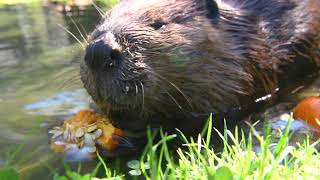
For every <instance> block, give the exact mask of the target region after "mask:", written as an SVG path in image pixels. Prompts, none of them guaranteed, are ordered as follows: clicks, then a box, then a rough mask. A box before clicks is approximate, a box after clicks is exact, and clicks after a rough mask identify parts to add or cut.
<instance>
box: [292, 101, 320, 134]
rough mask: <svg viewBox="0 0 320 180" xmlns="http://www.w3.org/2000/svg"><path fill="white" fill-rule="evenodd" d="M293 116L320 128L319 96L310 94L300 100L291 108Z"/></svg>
mask: <svg viewBox="0 0 320 180" xmlns="http://www.w3.org/2000/svg"><path fill="white" fill-rule="evenodd" d="M293 117H294V118H295V119H301V120H304V121H306V122H307V123H308V124H310V125H311V126H312V127H314V128H317V129H320V124H319V123H318V122H317V120H320V97H319V96H311V97H308V98H305V99H304V100H302V101H301V102H300V103H298V105H297V106H296V107H295V108H294V109H293Z"/></svg>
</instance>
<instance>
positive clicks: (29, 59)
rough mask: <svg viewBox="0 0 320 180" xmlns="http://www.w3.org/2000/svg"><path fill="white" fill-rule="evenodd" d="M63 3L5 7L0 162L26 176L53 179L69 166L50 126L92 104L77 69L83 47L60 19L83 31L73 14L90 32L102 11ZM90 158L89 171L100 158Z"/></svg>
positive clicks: (0, 13) (0, 26) (1, 18)
mask: <svg viewBox="0 0 320 180" xmlns="http://www.w3.org/2000/svg"><path fill="white" fill-rule="evenodd" d="M99 6H100V7H101V6H102V5H99ZM107 6H108V5H104V7H102V8H103V9H107V8H108V7H107ZM59 9H61V7H58V6H56V5H52V4H51V5H47V6H44V5H43V4H40V3H35V4H27V5H26V4H18V5H10V6H2V7H1V8H0V92H1V93H0V137H1V138H0V167H1V166H2V165H4V164H6V163H9V164H10V165H14V166H15V167H16V168H17V170H18V172H19V173H20V174H21V177H23V179H50V177H52V175H53V173H55V172H59V171H61V170H62V169H64V167H63V164H64V163H63V157H60V156H58V155H57V154H53V152H52V151H51V150H50V146H49V139H48V135H47V130H48V128H49V127H52V126H53V125H58V124H59V123H61V121H62V120H63V119H65V118H66V117H69V116H71V115H72V114H74V113H76V112H77V111H79V110H80V109H85V108H88V107H87V106H88V100H89V98H88V96H87V95H86V93H85V92H84V90H83V89H82V86H81V83H80V80H79V75H78V72H79V64H78V62H79V61H80V60H81V58H82V55H83V54H82V51H83V50H82V49H81V46H80V44H79V43H78V42H77V41H76V40H75V39H74V38H73V37H72V36H71V35H70V34H69V33H68V32H66V31H65V30H64V29H63V28H61V27H60V25H61V26H63V27H65V28H66V29H68V30H69V31H71V32H72V33H74V34H75V36H76V37H81V35H80V34H79V33H78V30H77V28H76V26H75V25H74V24H73V22H72V20H71V19H73V20H74V21H75V22H77V23H78V26H79V29H81V30H82V34H83V35H84V36H85V34H86V32H90V31H92V30H93V28H94V27H95V25H97V24H98V23H99V21H100V19H101V15H99V13H98V12H97V10H96V9H95V8H94V7H91V6H89V7H87V8H86V9H85V10H83V11H74V12H73V13H67V14H65V13H62V12H60V11H59ZM70 17H71V18H70ZM80 24H81V25H80ZM85 164H86V166H88V167H87V168H84V169H86V170H87V171H88V172H90V171H91V170H92V169H93V168H94V167H95V165H96V161H92V162H88V163H85Z"/></svg>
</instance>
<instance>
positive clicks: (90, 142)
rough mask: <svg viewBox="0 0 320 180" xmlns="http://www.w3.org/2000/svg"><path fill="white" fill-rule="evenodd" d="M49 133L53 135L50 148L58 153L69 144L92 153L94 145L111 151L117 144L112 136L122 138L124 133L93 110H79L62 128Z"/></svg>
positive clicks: (56, 128) (116, 140) (55, 128)
mask: <svg viewBox="0 0 320 180" xmlns="http://www.w3.org/2000/svg"><path fill="white" fill-rule="evenodd" d="M49 133H51V134H53V136H52V143H51V148H52V149H53V150H54V151H55V152H58V153H59V152H64V150H66V149H67V147H68V145H69V144H76V145H77V146H78V147H79V148H83V147H87V148H88V149H89V151H90V152H92V153H93V152H95V150H96V148H95V145H94V144H95V143H97V144H99V145H100V146H101V147H102V148H104V149H105V150H108V151H112V150H114V149H116V148H117V146H118V144H119V142H118V139H117V138H114V137H113V135H118V136H124V132H123V131H122V130H121V129H118V128H115V127H114V126H113V125H112V124H111V120H110V119H107V118H106V117H104V116H102V115H101V114H99V113H97V112H95V111H93V110H81V111H80V112H79V113H78V114H76V115H75V116H73V117H71V118H69V119H67V120H65V121H64V123H63V125H62V127H54V128H53V129H52V130H51V131H49Z"/></svg>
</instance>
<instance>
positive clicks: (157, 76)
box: [80, 0, 320, 134]
mask: <svg viewBox="0 0 320 180" xmlns="http://www.w3.org/2000/svg"><path fill="white" fill-rule="evenodd" d="M318 7H320V1H319V0H123V1H121V2H119V3H118V4H117V5H116V6H115V7H113V8H112V9H111V10H109V11H108V12H107V13H106V15H105V16H104V17H103V20H102V22H101V23H100V24H99V25H98V26H97V27H96V29H95V30H94V31H93V32H92V33H91V35H90V37H89V39H88V42H89V43H88V45H87V47H86V50H85V57H84V60H83V61H82V62H81V64H80V67H81V68H80V69H81V70H80V74H81V80H82V82H83V85H84V88H85V89H86V90H87V92H88V94H89V95H90V96H91V97H92V99H93V100H94V102H95V103H96V105H97V107H98V108H99V109H100V110H101V112H103V113H104V114H105V115H107V116H110V117H111V119H113V120H114V122H113V123H114V124H115V125H116V126H118V127H120V128H122V129H124V130H127V131H129V132H134V133H138V132H141V131H143V132H144V131H145V129H146V127H148V126H150V127H155V128H157V127H162V128H164V129H165V130H168V131H170V130H172V129H174V128H179V129H182V131H183V132H184V131H185V132H189V131H196V132H199V131H200V129H201V128H202V126H203V124H204V122H205V120H206V118H207V116H208V115H209V113H211V112H213V113H219V112H228V111H230V109H233V108H239V109H241V107H243V106H244V105H245V104H248V103H249V102H253V103H254V102H255V101H256V99H257V98H259V97H262V96H264V95H266V94H272V93H274V92H275V91H277V90H278V89H279V88H280V89H281V88H282V87H285V86H286V85H288V84H289V83H290V82H292V81H295V80H296V79H297V78H300V77H305V76H307V75H308V74H309V73H311V72H316V71H317V70H318V68H319V65H320V9H319V8H318ZM235 119H238V120H239V118H238V117H235ZM226 121H229V119H227V120H226ZM219 122H221V121H219ZM219 122H217V123H219ZM134 133H132V134H134Z"/></svg>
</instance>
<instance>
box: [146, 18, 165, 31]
mask: <svg viewBox="0 0 320 180" xmlns="http://www.w3.org/2000/svg"><path fill="white" fill-rule="evenodd" d="M167 24H168V23H166V22H164V21H161V20H155V21H154V22H153V23H151V24H149V26H150V27H152V28H153V29H154V30H158V29H160V28H162V27H164V26H165V25H167Z"/></svg>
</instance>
